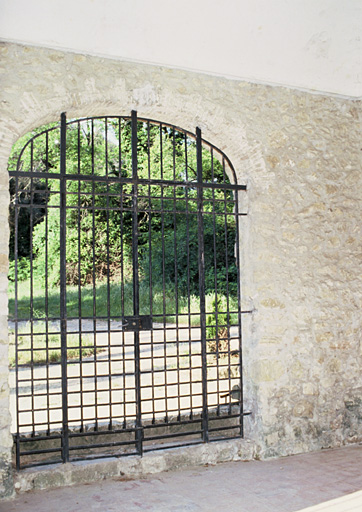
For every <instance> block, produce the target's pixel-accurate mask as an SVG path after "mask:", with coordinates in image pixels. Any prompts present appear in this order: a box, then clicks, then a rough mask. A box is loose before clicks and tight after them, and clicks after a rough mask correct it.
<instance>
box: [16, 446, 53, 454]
mask: <svg viewBox="0 0 362 512" xmlns="http://www.w3.org/2000/svg"><path fill="white" fill-rule="evenodd" d="M61 451H62V448H61V446H59V448H43V449H42V450H28V451H26V452H22V451H20V453H19V455H20V456H24V455H39V454H41V453H56V452H61Z"/></svg>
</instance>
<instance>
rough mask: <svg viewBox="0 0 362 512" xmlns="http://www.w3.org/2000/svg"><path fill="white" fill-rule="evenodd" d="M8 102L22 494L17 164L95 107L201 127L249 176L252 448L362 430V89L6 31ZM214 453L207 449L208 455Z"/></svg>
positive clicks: (276, 451) (317, 442) (303, 446)
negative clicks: (28, 140) (14, 160)
mask: <svg viewBox="0 0 362 512" xmlns="http://www.w3.org/2000/svg"><path fill="white" fill-rule="evenodd" d="M0 66H1V89H2V95H1V105H0V162H1V163H0V409H1V414H0V475H1V481H2V484H1V487H0V494H1V495H2V496H6V495H10V494H11V493H12V492H13V483H12V482H13V480H12V475H13V473H12V468H11V447H12V438H11V434H10V413H9V386H8V374H9V370H8V363H7V352H8V331H7V270H8V236H9V228H8V206H9V195H8V181H9V177H8V173H7V162H8V158H9V155H10V150H11V147H12V145H13V143H14V142H15V141H16V140H17V139H18V138H19V137H20V136H21V135H23V134H24V133H26V132H28V131H30V130H31V129H33V128H36V127H38V126H40V125H43V124H45V123H49V122H51V121H57V120H58V119H59V115H60V113H61V112H67V116H68V118H69V119H70V118H75V117H80V116H82V117H83V116H87V115H93V116H94V115H112V114H113V115H125V114H129V113H130V111H131V109H136V110H137V111H138V113H139V115H140V116H142V117H148V118H152V119H157V120H161V121H164V122H169V123H173V124H175V125H178V126H180V127H182V128H184V129H188V130H190V131H194V129H195V127H196V126H199V127H200V128H201V129H202V131H203V136H204V138H205V139H206V140H209V141H210V142H212V143H213V144H215V145H216V146H217V147H219V148H220V149H221V150H222V151H224V152H225V153H226V154H227V156H228V157H229V158H230V159H231V161H232V163H233V165H234V167H235V169H236V171H237V174H238V179H239V182H240V183H245V184H246V185H247V187H248V192H247V202H248V204H247V208H248V216H247V217H246V218H245V220H243V225H242V226H241V228H242V235H243V236H242V239H241V244H242V248H241V249H242V254H243V264H242V279H243V283H242V287H243V300H244V301H246V302H247V303H248V304H249V305H252V308H253V310H254V313H253V315H252V316H249V317H246V318H245V322H244V339H243V347H244V355H243V360H244V380H245V394H246V406H247V408H249V409H250V410H251V411H252V416H251V417H248V418H247V419H246V438H247V439H249V440H250V441H252V442H253V443H254V445H255V446H256V451H255V452H254V456H258V457H261V458H266V457H271V456H275V455H287V454H292V453H299V452H307V451H310V450H316V449H320V448H324V447H330V446H339V445H342V444H347V443H357V442H360V441H362V342H361V337H362V315H361V309H362V286H361V271H362V265H361V263H362V251H361V246H362V245H361V242H362V236H361V218H362V202H361V191H362V172H361V164H362V124H361V119H362V105H361V101H360V100H351V99H348V98H341V97H332V96H325V95H321V94H312V93H308V92H303V91H298V90H293V89H288V88H284V87H272V86H266V85H260V84H251V83H246V82H240V81H236V80H226V79H222V78H217V77H210V76H207V75H201V74H196V73H191V72H186V71H180V70H170V69H166V68H161V67H155V66H146V65H140V64H133V63H129V62H122V61H118V60H111V59H102V58H96V57H90V56H85V55H79V54H75V53H64V52H59V51H53V50H47V49H44V48H36V47H27V46H21V45H15V44H10V43H9V44H8V43H3V44H2V45H1V60H0ZM203 461H204V459H203Z"/></svg>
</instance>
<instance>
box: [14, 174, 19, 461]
mask: <svg viewBox="0 0 362 512" xmlns="http://www.w3.org/2000/svg"><path fill="white" fill-rule="evenodd" d="M17 170H18V169H17ZM14 208H15V212H14V214H15V218H14V224H15V225H14V260H15V276H14V277H15V283H14V284H15V304H14V316H15V319H14V320H15V329H14V330H15V332H14V336H15V375H16V469H17V470H19V469H20V442H19V436H20V414H19V359H18V328H19V324H18V322H19V319H18V314H19V313H18V251H19V245H18V236H19V178H18V176H16V178H15V204H14Z"/></svg>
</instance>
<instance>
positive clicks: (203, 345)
mask: <svg viewBox="0 0 362 512" xmlns="http://www.w3.org/2000/svg"><path fill="white" fill-rule="evenodd" d="M196 159H197V160H196V161H197V183H198V187H197V225H198V243H199V247H198V263H199V293H200V330H201V359H202V440H203V441H204V442H208V440H209V431H208V423H209V422H208V409H207V356H206V308H205V248H204V219H203V189H202V184H203V176H202V174H203V173H202V139H201V130H200V128H196Z"/></svg>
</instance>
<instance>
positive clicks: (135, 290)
mask: <svg viewBox="0 0 362 512" xmlns="http://www.w3.org/2000/svg"><path fill="white" fill-rule="evenodd" d="M131 116H132V117H131V129H132V138H131V144H132V180H133V187H132V258H133V314H134V316H136V317H138V316H139V314H140V305H139V275H138V170H137V166H138V162H137V112H136V111H135V110H132V115H131ZM134 352H135V386H136V429H137V430H136V449H137V451H138V453H139V454H142V449H143V448H142V432H141V426H142V419H141V379H140V333H139V331H136V332H134Z"/></svg>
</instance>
